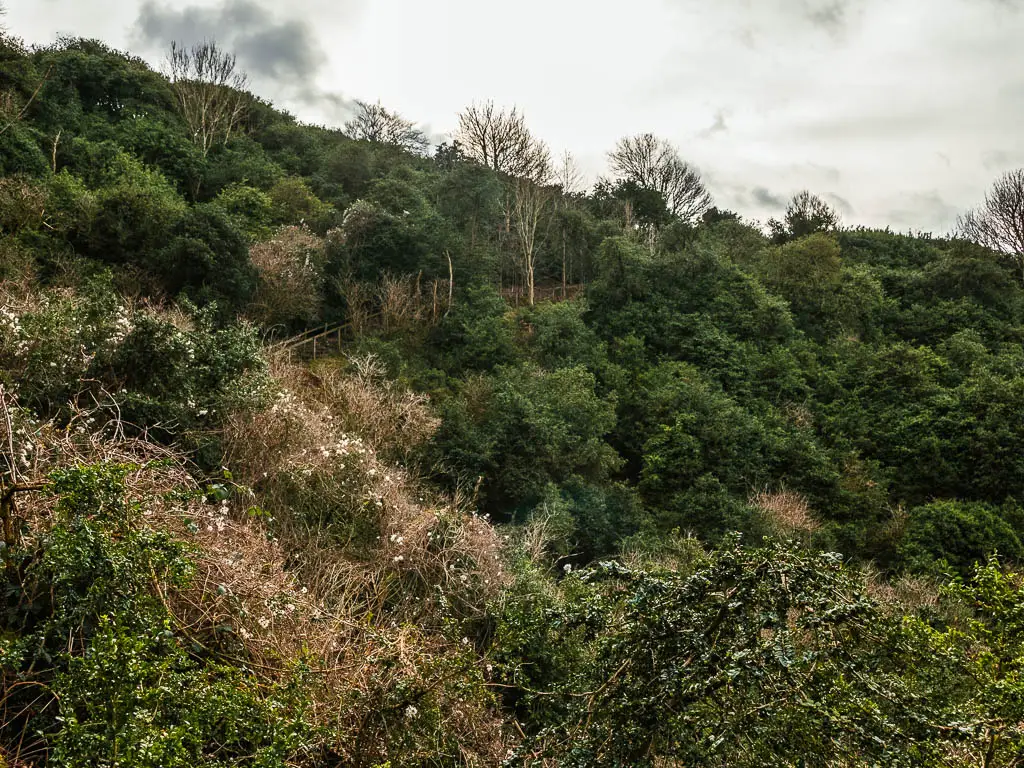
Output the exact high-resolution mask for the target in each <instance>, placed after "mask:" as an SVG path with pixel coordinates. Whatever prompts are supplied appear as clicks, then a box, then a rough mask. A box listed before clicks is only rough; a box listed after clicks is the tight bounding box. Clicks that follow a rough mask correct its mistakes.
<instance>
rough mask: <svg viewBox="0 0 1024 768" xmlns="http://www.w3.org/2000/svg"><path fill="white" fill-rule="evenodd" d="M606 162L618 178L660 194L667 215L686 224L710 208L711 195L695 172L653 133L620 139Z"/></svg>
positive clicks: (673, 148)
mask: <svg viewBox="0 0 1024 768" xmlns="http://www.w3.org/2000/svg"><path fill="white" fill-rule="evenodd" d="M608 159H609V160H610V162H611V170H612V172H613V173H614V174H616V175H617V176H618V177H619V178H620V179H623V180H628V181H633V182H635V183H636V184H638V185H639V186H641V187H644V188H646V189H653V190H655V191H656V192H659V193H661V195H662V197H664V198H665V205H667V206H668V210H669V212H670V213H671V214H672V215H673V216H676V217H678V218H680V219H682V220H683V221H685V222H693V221H695V220H697V219H698V218H700V217H701V216H702V215H703V214H704V212H705V211H707V209H708V208H710V207H711V195H710V193H709V192H708V191H707V189H706V188H705V187H704V182H702V181H701V178H700V175H699V174H698V173H697V171H695V170H694V169H693V168H691V167H690V166H689V165H687V164H686V163H685V162H683V160H682V158H680V157H679V152H678V151H677V150H676V148H675V147H674V146H672V145H671V144H670V143H669V142H667V141H665V140H664V139H659V138H658V137H656V136H655V135H654V134H651V133H644V134H641V135H639V136H632V137H626V138H624V139H620V140H619V143H618V144H617V145H616V146H615V149H614V150H612V151H611V152H609V153H608Z"/></svg>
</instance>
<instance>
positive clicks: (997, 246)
mask: <svg viewBox="0 0 1024 768" xmlns="http://www.w3.org/2000/svg"><path fill="white" fill-rule="evenodd" d="M957 232H958V234H959V235H960V236H961V237H964V238H966V239H967V240H973V241H974V242H976V243H978V244H979V245H983V246H985V247H986V248H991V249H992V250H993V251H998V252H999V253H1002V254H1004V255H1005V256H1007V257H1009V258H1010V259H1011V260H1012V261H1013V262H1014V263H1015V264H1016V265H1017V267H1019V268H1020V269H1021V277H1022V278H1024V168H1018V169H1017V170H1015V171H1009V172H1007V173H1004V174H1003V175H1002V176H1001V177H1000V178H999V179H998V180H997V181H996V183H995V184H994V185H993V186H992V189H991V190H990V191H989V192H988V193H986V195H985V202H984V203H982V205H981V206H980V207H978V208H976V209H974V210H973V211H968V212H967V213H966V214H965V215H963V216H961V217H960V218H959V219H958V220H957Z"/></svg>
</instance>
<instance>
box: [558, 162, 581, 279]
mask: <svg viewBox="0 0 1024 768" xmlns="http://www.w3.org/2000/svg"><path fill="white" fill-rule="evenodd" d="M555 184H556V185H557V186H558V187H559V188H560V189H561V191H562V195H561V198H560V200H561V210H562V215H561V216H560V224H561V234H562V298H563V299H564V298H565V297H566V295H567V292H568V274H569V218H568V211H569V210H570V209H571V208H572V207H573V206H574V203H575V202H576V196H577V195H578V194H579V193H580V192H582V191H583V173H582V172H581V171H580V168H579V165H577V163H576V158H574V157H573V156H572V153H571V152H569V151H568V150H566V151H565V153H564V154H563V155H562V162H561V163H560V164H559V166H558V169H557V170H556V171H555Z"/></svg>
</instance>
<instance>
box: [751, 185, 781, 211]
mask: <svg viewBox="0 0 1024 768" xmlns="http://www.w3.org/2000/svg"><path fill="white" fill-rule="evenodd" d="M750 199H751V200H753V201H754V203H755V204H756V205H759V206H762V207H764V208H777V209H778V210H783V209H784V208H785V207H786V205H787V204H788V203H789V198H787V197H786V196H785V195H780V194H778V193H776V192H772V191H771V190H770V189H768V188H767V187H754V188H753V189H752V190H750Z"/></svg>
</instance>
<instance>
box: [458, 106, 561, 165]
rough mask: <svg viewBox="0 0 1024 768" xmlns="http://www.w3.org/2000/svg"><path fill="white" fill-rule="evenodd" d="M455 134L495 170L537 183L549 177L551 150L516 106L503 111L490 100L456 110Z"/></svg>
mask: <svg viewBox="0 0 1024 768" xmlns="http://www.w3.org/2000/svg"><path fill="white" fill-rule="evenodd" d="M455 138H456V140H457V141H458V142H459V144H460V145H461V146H462V147H463V148H464V149H465V151H466V154H467V155H469V156H470V157H471V158H473V159H474V160H476V161H477V162H478V163H480V164H481V165H486V166H487V167H489V168H493V169H494V170H495V171H497V172H499V173H504V174H507V175H508V176H512V177H514V178H517V179H518V178H525V179H531V180H533V181H535V182H537V183H540V184H543V183H547V182H549V181H550V180H551V178H550V177H551V153H550V151H549V150H548V148H547V145H546V144H545V143H544V142H543V141H540V140H539V139H536V138H534V136H533V134H532V133H530V130H529V128H527V127H526V121H525V119H524V118H523V115H522V114H521V113H520V112H519V111H518V110H517V108H516V107H513V108H512V110H511V111H504V110H498V109H497V108H496V107H495V106H494V102H493V101H487V102H484V103H483V104H471V105H470V106H468V107H466V109H465V110H463V111H462V112H461V113H460V114H459V127H458V129H457V131H456V136H455Z"/></svg>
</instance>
